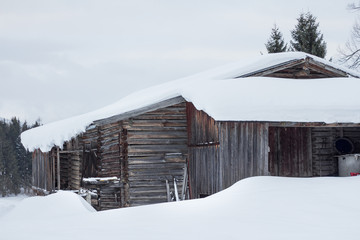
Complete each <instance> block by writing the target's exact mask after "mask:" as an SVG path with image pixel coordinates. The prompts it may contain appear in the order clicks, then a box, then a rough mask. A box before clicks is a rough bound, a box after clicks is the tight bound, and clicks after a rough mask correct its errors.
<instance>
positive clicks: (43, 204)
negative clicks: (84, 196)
mask: <svg viewBox="0 0 360 240" xmlns="http://www.w3.org/2000/svg"><path fill="white" fill-rule="evenodd" d="M359 186H360V177H328V178H282V177H253V178H248V179H245V180H242V181H240V182H238V183H236V184H235V185H233V186H232V187H230V188H228V189H226V190H224V191H222V192H220V193H218V194H215V195H213V196H210V197H208V198H205V199H197V200H188V201H183V202H172V203H164V204H155V205H149V206H143V207H133V208H126V209H117V210H108V211H102V212H94V211H93V210H92V209H91V208H89V207H88V206H86V205H85V204H84V201H82V200H81V199H80V197H78V196H77V195H75V194H74V193H70V192H59V193H56V194H53V195H50V196H47V197H32V198H27V199H24V200H22V201H21V202H20V203H18V204H16V206H15V207H14V208H13V209H12V210H11V211H9V212H8V213H7V214H5V215H2V213H1V212H0V216H2V217H0V230H1V239H7V240H10V239H21V240H23V239H27V240H28V239H30V240H31V239H36V240H45V239H61V240H64V239H76V240H77V239H84V240H85V239H87V240H92V239H94V240H95V239H96V240H98V239H118V238H121V239H127V240H129V239H139V240H140V239H141V240H143V239H156V240H161V239H167V240H168V239H181V240H184V239H216V240H218V239H247V240H250V239H262V240H263V239H276V240H279V239H284V240H285V239H286V240H288V239H293V240H296V239H301V240H303V239H316V240H317V239H327V240H329V239H356V238H357V237H358V236H359V227H360V223H359V217H360V204H359V199H360V191H359ZM3 200H4V199H0V204H1V203H2V201H3ZM0 206H1V205H0ZM2 210H3V209H2V208H0V211H2Z"/></svg>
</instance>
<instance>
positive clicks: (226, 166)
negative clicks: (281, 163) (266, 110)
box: [218, 122, 268, 190]
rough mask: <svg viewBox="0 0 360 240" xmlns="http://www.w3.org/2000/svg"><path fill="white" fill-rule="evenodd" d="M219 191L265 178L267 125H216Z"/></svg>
mask: <svg viewBox="0 0 360 240" xmlns="http://www.w3.org/2000/svg"><path fill="white" fill-rule="evenodd" d="M219 129H220V131H219V136H220V137H219V138H220V161H219V162H220V163H219V165H220V176H219V177H218V179H219V185H220V190H222V189H225V188H227V187H229V186H231V185H232V184H234V183H235V182H237V181H239V180H241V179H244V178H247V177H251V176H264V175H268V164H267V159H268V125H267V124H266V123H257V122H219Z"/></svg>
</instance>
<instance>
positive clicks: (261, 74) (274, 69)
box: [235, 59, 305, 78]
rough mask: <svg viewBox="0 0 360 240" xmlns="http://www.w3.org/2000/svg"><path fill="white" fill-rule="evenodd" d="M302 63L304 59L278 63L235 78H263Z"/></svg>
mask: <svg viewBox="0 0 360 240" xmlns="http://www.w3.org/2000/svg"><path fill="white" fill-rule="evenodd" d="M304 62H305V60H304V59H300V60H291V61H288V62H284V63H280V64H277V65H274V66H270V67H267V68H264V69H261V70H258V71H255V72H251V73H247V74H243V75H240V76H238V77H235V78H244V77H264V76H267V75H269V74H271V73H274V72H278V71H281V70H284V69H287V68H291V67H294V66H297V65H300V64H303V63H304Z"/></svg>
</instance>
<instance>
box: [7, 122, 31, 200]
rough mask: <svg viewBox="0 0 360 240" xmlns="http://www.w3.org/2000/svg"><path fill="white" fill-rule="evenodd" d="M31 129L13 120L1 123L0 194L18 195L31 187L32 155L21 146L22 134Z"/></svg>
mask: <svg viewBox="0 0 360 240" xmlns="http://www.w3.org/2000/svg"><path fill="white" fill-rule="evenodd" d="M26 129H29V127H28V126H27V124H26V122H25V123H24V124H22V125H21V123H20V121H19V120H18V119H16V118H12V119H11V121H5V120H2V121H0V194H1V195H2V196H6V195H8V194H12V193H14V194H18V193H19V192H20V188H21V187H22V188H29V187H30V186H31V153H30V152H29V151H27V150H26V149H25V148H24V146H23V145H22V144H21V140H20V133H21V132H22V131H24V130H26Z"/></svg>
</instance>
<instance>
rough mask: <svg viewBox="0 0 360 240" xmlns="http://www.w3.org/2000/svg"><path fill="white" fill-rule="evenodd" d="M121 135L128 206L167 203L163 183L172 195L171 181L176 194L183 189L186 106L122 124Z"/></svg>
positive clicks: (164, 109)
mask: <svg viewBox="0 0 360 240" xmlns="http://www.w3.org/2000/svg"><path fill="white" fill-rule="evenodd" d="M123 134H124V136H122V141H123V142H122V143H121V144H122V145H123V146H127V150H126V151H125V152H124V153H123V154H124V156H123V157H124V159H125V166H124V168H125V170H126V171H127V172H126V173H125V176H124V177H125V178H126V181H127V184H128V194H127V195H126V196H125V201H126V203H127V205H128V206H138V205H144V204H152V203H159V202H166V201H167V192H166V180H167V181H168V182H169V183H170V191H172V192H174V187H173V186H174V184H173V182H174V179H176V181H177V187H178V190H179V189H181V188H182V181H183V176H184V166H185V164H186V158H187V123H186V105H185V103H180V104H176V105H173V106H169V107H166V108H161V109H158V110H156V111H151V112H148V113H145V114H142V115H139V116H137V117H133V118H130V119H128V120H124V121H123ZM125 134H126V136H125ZM125 191H126V189H125ZM125 194H126V192H125Z"/></svg>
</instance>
